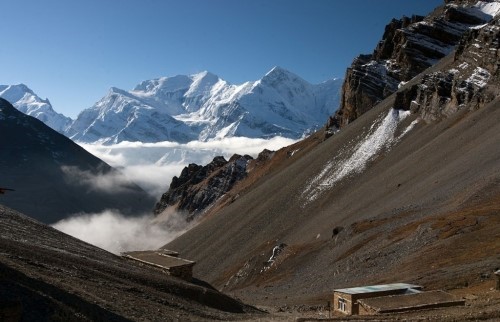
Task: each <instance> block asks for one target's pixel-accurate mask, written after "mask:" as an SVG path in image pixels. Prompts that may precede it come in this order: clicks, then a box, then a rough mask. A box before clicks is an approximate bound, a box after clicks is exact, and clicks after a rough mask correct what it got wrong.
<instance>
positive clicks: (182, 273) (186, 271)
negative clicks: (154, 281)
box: [121, 249, 195, 281]
mask: <svg viewBox="0 0 500 322" xmlns="http://www.w3.org/2000/svg"><path fill="white" fill-rule="evenodd" d="M121 255H122V256H123V257H125V258H127V259H131V260H135V261H138V262H141V263H144V264H147V265H150V266H153V267H155V268H157V269H161V270H162V271H164V272H165V273H167V274H168V275H172V276H176V277H179V278H182V279H184V280H186V281H191V280H192V279H193V266H194V264H195V262H193V261H190V260H187V259H182V258H179V257H178V255H179V254H178V253H176V252H172V251H166V250H164V249H160V250H143V251H133V252H124V253H122V254H121Z"/></svg>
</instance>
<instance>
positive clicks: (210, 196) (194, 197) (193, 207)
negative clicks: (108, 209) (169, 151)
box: [154, 150, 273, 221]
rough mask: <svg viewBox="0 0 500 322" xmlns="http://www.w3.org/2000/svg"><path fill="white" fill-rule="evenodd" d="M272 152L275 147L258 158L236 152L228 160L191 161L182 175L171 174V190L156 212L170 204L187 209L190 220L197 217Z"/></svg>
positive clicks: (187, 217)
mask: <svg viewBox="0 0 500 322" xmlns="http://www.w3.org/2000/svg"><path fill="white" fill-rule="evenodd" d="M272 156H273V152H272V151H269V150H264V151H262V152H261V153H260V154H259V156H258V157H257V158H256V159H254V158H252V157H251V156H249V155H243V156H242V155H238V154H235V155H233V156H232V157H231V158H230V159H229V160H226V159H225V158H224V157H222V156H218V157H215V158H214V159H213V161H212V162H210V163H209V164H207V165H205V166H201V165H197V164H194V163H192V164H189V165H188V166H187V167H185V168H184V169H183V170H182V172H181V174H180V176H179V177H177V176H174V177H173V178H172V182H171V183H170V187H169V190H168V191H167V192H165V193H164V194H163V195H162V197H161V199H160V201H158V203H157V204H156V206H155V209H154V213H155V215H159V214H161V213H162V212H164V211H165V210H166V209H167V208H168V209H169V210H175V211H178V212H181V213H184V214H185V218H186V220H187V221H191V220H193V219H195V218H198V217H199V216H200V215H202V214H204V212H205V211H206V210H207V209H209V208H210V207H211V206H212V205H213V204H214V203H215V202H217V201H218V200H219V199H220V198H221V197H223V196H224V195H225V194H226V193H227V192H229V191H230V190H231V189H233V187H234V186H235V185H236V184H237V183H238V182H240V181H241V180H243V179H245V178H246V177H247V174H248V172H249V171H252V169H254V168H255V166H256V165H258V164H261V163H262V162H265V161H267V160H269V159H271V157H272ZM235 198H236V197H235Z"/></svg>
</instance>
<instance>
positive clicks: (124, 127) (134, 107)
mask: <svg viewBox="0 0 500 322" xmlns="http://www.w3.org/2000/svg"><path fill="white" fill-rule="evenodd" d="M340 86H341V82H338V81H336V82H325V83H324V84H319V85H312V84H310V83H308V82H306V81H305V80H303V79H302V78H300V77H299V76H297V75H295V74H293V73H291V72H289V71H287V70H285V69H284V68H281V67H274V68H273V69H272V70H271V71H269V72H268V73H267V74H266V75H265V76H264V77H263V78H262V79H261V80H258V81H254V82H246V83H244V84H241V85H232V84H229V83H228V82H226V81H225V80H223V79H221V78H220V77H218V76H217V75H215V74H212V73H210V72H208V71H203V72H200V73H197V74H192V75H189V76H186V75H177V76H173V77H161V78H156V79H152V80H146V81H143V82H141V83H140V84H139V85H137V86H136V87H135V88H134V89H133V90H132V91H124V90H120V89H116V88H112V90H111V94H112V95H109V94H108V96H106V97H104V98H103V99H101V100H100V101H99V102H97V103H96V104H95V105H94V106H93V107H91V108H89V109H87V110H85V111H83V112H82V113H81V114H80V115H79V116H78V118H77V120H75V122H74V123H73V124H72V125H71V128H70V129H69V131H68V135H69V136H70V137H72V138H73V139H75V140H78V141H82V142H96V141H99V142H110V143H111V142H120V141H123V140H128V141H142V142H158V141H166V140H175V141H177V142H187V141H190V140H196V139H198V140H208V139H211V138H223V137H230V136H245V137H254V138H255V137H259V138H267V137H273V136H276V135H281V136H285V137H290V138H300V137H302V136H303V135H304V133H306V132H308V131H311V130H313V129H315V128H317V127H318V126H321V125H322V124H323V122H324V121H325V120H326V119H327V118H328V116H330V115H331V114H332V113H333V112H334V111H335V110H336V109H337V107H338V103H339V97H340V96H339V93H340Z"/></svg>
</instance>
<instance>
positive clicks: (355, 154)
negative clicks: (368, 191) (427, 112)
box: [303, 109, 416, 205]
mask: <svg viewBox="0 0 500 322" xmlns="http://www.w3.org/2000/svg"><path fill="white" fill-rule="evenodd" d="M410 114H411V112H410V111H402V110H396V109H391V110H390V111H389V113H388V114H387V115H386V116H385V117H384V118H383V119H381V120H380V119H379V120H378V121H376V122H375V123H374V124H373V125H372V127H371V128H370V129H369V131H368V134H367V135H366V137H365V139H363V140H361V141H360V142H359V143H358V144H357V145H356V146H355V147H354V148H353V149H352V150H350V149H348V148H345V150H343V151H339V152H338V153H337V155H336V156H335V157H334V158H333V159H332V160H331V161H330V162H328V163H327V164H326V165H325V166H324V168H323V170H322V171H321V172H320V173H319V174H318V175H317V176H315V177H314V178H313V179H311V180H310V181H309V182H308V183H307V185H306V187H305V189H304V192H303V198H304V199H305V205H307V204H308V203H310V202H312V201H314V200H316V199H317V198H318V197H319V196H320V195H321V194H322V193H323V192H324V191H326V190H329V189H331V188H332V187H334V186H335V185H336V184H337V183H338V182H339V181H340V180H342V179H343V178H345V177H348V176H350V175H354V174H359V173H361V172H362V171H363V170H364V169H365V168H366V165H367V164H368V162H369V161H370V160H372V158H373V157H374V156H376V155H377V154H378V153H379V152H380V151H381V150H382V149H384V148H385V149H389V148H390V146H391V145H392V144H394V143H395V142H397V141H398V140H399V139H400V138H401V137H402V136H403V135H405V134H406V133H408V132H409V130H411V128H413V126H414V125H415V124H416V122H412V123H411V124H410V125H409V126H408V128H407V129H405V130H404V131H403V132H402V134H401V135H400V136H399V137H395V136H394V134H395V132H396V128H397V126H398V124H399V123H400V122H401V121H402V120H404V119H405V118H406V117H408V116H409V115H410ZM351 151H352V153H351Z"/></svg>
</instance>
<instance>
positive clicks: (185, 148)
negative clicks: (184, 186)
mask: <svg viewBox="0 0 500 322" xmlns="http://www.w3.org/2000/svg"><path fill="white" fill-rule="evenodd" d="M294 142H296V141H294V140H291V139H287V138H282V137H275V138H272V139H251V138H244V137H232V138H224V139H220V140H211V141H206V142H203V141H192V142H189V143H186V144H180V143H175V142H157V143H141V142H120V143H118V144H115V145H99V144H83V143H80V145H81V146H82V147H83V148H85V149H86V150H87V151H89V152H90V153H92V154H94V155H95V156H97V157H98V158H100V159H102V160H104V161H105V162H107V163H109V164H110V165H111V166H113V167H116V168H118V169H120V171H121V172H122V173H123V174H125V176H127V177H128V178H129V179H130V180H131V181H133V182H135V183H137V184H138V185H140V186H141V187H142V188H143V189H144V190H146V191H147V192H148V193H149V194H151V195H152V196H154V197H156V198H159V197H160V196H161V194H162V193H164V192H166V191H167V189H168V186H169V184H170V182H171V180H172V177H173V176H176V175H179V174H180V172H181V170H182V168H183V167H185V166H187V165H188V164H189V163H196V164H200V165H205V164H207V163H209V162H210V161H212V159H213V158H214V157H215V156H218V155H222V156H224V157H225V158H226V159H229V158H230V157H231V156H232V155H233V154H242V155H244V154H249V155H251V156H253V157H256V156H257V155H258V153H260V152H261V151H262V150H264V149H268V150H278V149H280V148H282V147H284V146H287V145H290V144H293V143H294ZM108 179H109V181H110V182H113V181H112V180H111V179H113V178H108ZM101 180H103V181H104V180H105V178H102V179H101ZM101 185H104V183H101Z"/></svg>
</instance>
